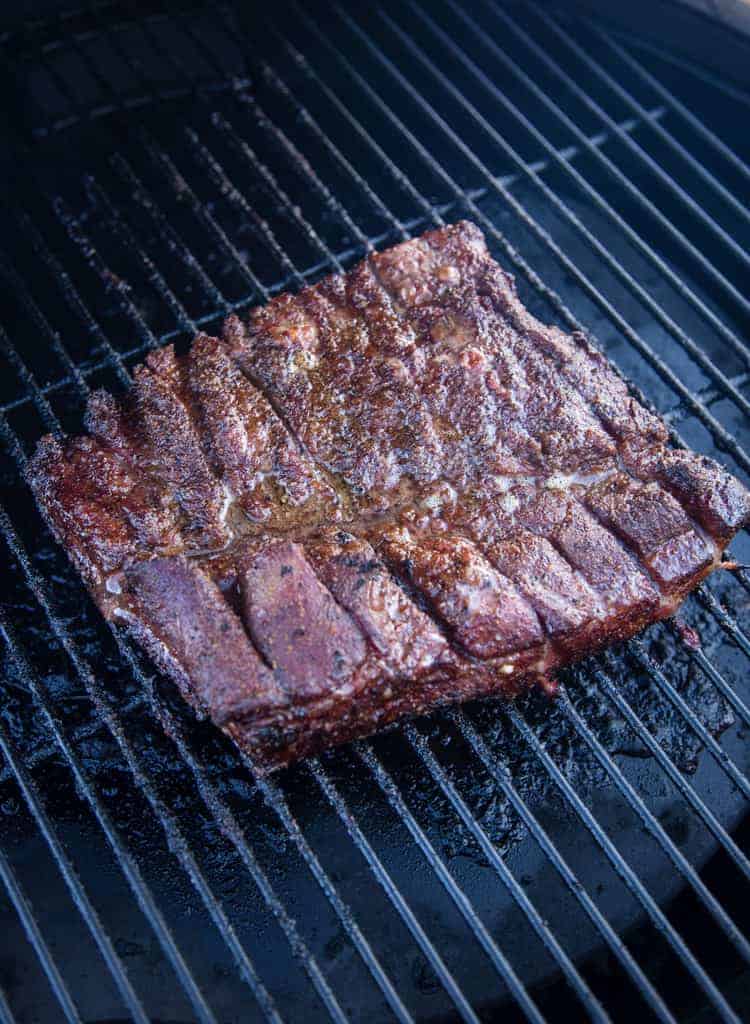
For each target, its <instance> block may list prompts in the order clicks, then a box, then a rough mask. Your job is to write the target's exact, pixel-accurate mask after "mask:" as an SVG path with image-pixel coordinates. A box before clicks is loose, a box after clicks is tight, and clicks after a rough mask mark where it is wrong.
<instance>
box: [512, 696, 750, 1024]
mask: <svg viewBox="0 0 750 1024" xmlns="http://www.w3.org/2000/svg"><path fill="white" fill-rule="evenodd" d="M507 713H508V718H509V719H510V721H511V722H512V723H513V725H514V726H515V728H516V730H517V731H518V732H519V734H520V735H521V736H522V737H523V739H524V740H525V741H526V743H527V744H528V746H529V747H530V748H531V749H532V750H533V751H534V753H535V754H536V755H537V757H538V758H539V759H540V760H541V761H542V763H543V765H544V767H545V769H546V771H547V773H548V774H549V777H550V778H551V779H552V781H553V782H554V783H555V785H556V786H557V788H558V789H559V790H560V792H561V793H562V794H563V796H564V797H565V799H566V801H567V802H568V803H569V804H570V806H571V807H572V808H573V810H574V811H575V813H576V815H577V816H578V818H579V819H580V821H581V822H582V823H583V824H584V825H585V826H586V828H587V830H588V832H589V834H590V835H591V836H592V838H593V839H594V840H595V841H596V843H597V845H598V846H599V847H600V849H601V850H602V852H603V853H604V855H605V857H606V858H607V860H608V861H609V863H610V864H611V865H612V867H613V869H614V870H615V872H616V873H617V874H618V875H619V877H620V878H621V879H622V881H623V882H624V884H625V885H626V886H627V888H628V889H629V890H630V892H631V893H632V894H633V895H634V896H635V897H636V899H637V900H638V902H639V903H640V904H641V906H642V907H643V908H644V910H645V911H646V914H647V915H648V917H649V919H650V920H651V922H652V924H653V925H654V927H655V928H656V929H657V931H658V932H659V934H660V935H662V936H663V938H664V939H665V940H666V941H667V943H668V944H669V945H670V946H671V948H672V950H673V951H674V952H675V953H676V954H677V956H678V957H679V959H680V960H681V961H682V963H683V964H684V965H685V967H686V969H687V970H688V972H689V973H690V975H691V976H692V977H693V979H694V981H695V982H696V983H697V984H698V985H699V987H700V988H701V989H702V990H703V992H704V993H705V994H706V995H707V996H708V998H709V1000H710V1002H711V1003H712V1004H713V1006H714V1009H715V1010H716V1012H717V1013H718V1014H719V1016H720V1018H721V1019H722V1020H724V1021H731V1022H732V1024H741V1021H740V1018H739V1017H738V1016H737V1014H736V1013H735V1012H734V1010H733V1009H732V1007H731V1006H730V1005H729V1003H728V1002H727V1000H726V998H725V997H724V995H723V994H722V993H721V992H720V991H719V989H718V988H717V986H716V984H715V983H714V981H713V980H712V978H711V977H709V975H708V974H707V972H706V970H705V969H704V967H703V966H702V965H701V964H700V963H699V961H698V960H697V959H696V957H695V955H694V954H693V953H692V952H691V950H690V949H689V948H688V946H687V945H686V944H685V941H684V939H683V938H682V936H681V935H680V934H679V933H678V932H677V931H676V930H675V928H674V927H673V926H672V924H671V923H670V921H669V918H668V917H667V916H666V915H665V914H664V912H663V911H662V910H661V908H660V907H659V905H658V903H656V901H655V900H654V898H653V896H651V894H650V893H649V892H648V890H647V889H646V887H645V886H644V885H643V883H642V882H641V880H640V878H639V877H638V875H637V874H636V873H635V872H634V871H633V869H632V868H631V867H630V865H629V864H628V863H627V862H626V861H625V860H624V858H623V857H622V855H621V853H620V852H619V850H618V849H617V847H616V846H615V845H614V843H613V842H612V841H611V839H610V838H609V836H607V834H606V832H605V831H604V830H603V829H602V827H601V825H600V824H599V822H598V821H597V820H596V818H595V817H594V816H593V814H592V813H591V811H590V810H589V809H588V807H587V806H586V805H585V804H584V802H583V801H582V800H581V798H580V796H579V795H578V793H576V791H575V789H574V788H573V787H572V786H571V784H570V782H568V780H567V778H566V777H565V775H564V774H563V773H562V772H561V771H560V769H559V767H558V766H557V765H556V764H555V762H554V761H553V760H552V758H551V757H550V756H549V754H548V753H547V751H546V750H545V749H544V745H543V744H542V743H541V742H540V741H539V739H538V737H537V736H536V735H535V733H534V732H533V730H532V729H531V728H530V726H529V725H528V723H527V722H526V721H525V720H524V718H523V717H522V716H521V715H520V714H519V713H518V711H517V710H516V709H515V708H514V707H510V708H509V709H508V712H507Z"/></svg>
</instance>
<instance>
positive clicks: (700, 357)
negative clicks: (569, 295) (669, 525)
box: [384, 3, 750, 416]
mask: <svg viewBox="0 0 750 1024" xmlns="http://www.w3.org/2000/svg"><path fill="white" fill-rule="evenodd" d="M409 7H410V8H411V9H412V10H416V12H417V13H418V15H419V17H420V19H421V20H422V21H423V22H424V23H425V24H426V25H428V27H429V28H431V29H432V31H433V33H434V34H435V35H436V36H437V37H438V38H439V39H440V40H441V41H442V43H443V45H444V46H445V47H446V48H447V49H448V50H449V51H450V52H451V53H454V54H455V55H456V56H457V57H458V59H459V60H460V61H461V63H462V64H464V66H466V67H468V68H469V70H470V71H471V72H472V74H474V76H475V77H476V78H477V80H478V81H480V82H481V83H482V85H483V86H484V87H485V88H486V89H487V91H489V92H490V93H491V94H492V95H493V96H494V97H495V98H496V99H498V100H499V101H500V102H502V103H503V105H504V106H506V108H507V109H508V110H510V111H511V112H512V113H513V115H514V116H515V117H517V119H518V120H519V121H520V122H521V123H522V124H524V126H525V127H527V128H528V129H529V131H531V132H532V134H533V135H534V137H535V138H536V139H537V141H539V142H540V143H541V144H542V145H543V146H544V147H545V150H546V151H547V152H549V153H550V155H551V157H552V158H553V159H554V160H555V162H556V163H559V165H560V166H561V167H562V168H563V169H564V170H565V171H566V172H569V174H570V175H571V177H573V179H574V180H575V181H576V183H577V184H579V185H581V186H582V188H583V189H584V190H585V192H586V194H587V195H590V196H591V197H592V198H593V199H594V201H595V204H596V205H597V206H601V207H602V208H604V209H606V210H607V211H608V212H611V213H612V214H613V217H612V219H613V220H615V222H616V223H618V224H619V226H620V227H622V228H623V230H624V231H625V232H626V234H628V233H629V228H628V227H627V226H626V225H625V222H624V221H622V219H621V218H620V217H619V216H618V215H617V214H615V213H614V211H611V209H610V208H609V207H608V206H607V204H606V203H604V201H603V200H602V201H601V203H600V202H598V200H597V198H596V197H597V195H598V194H597V193H596V192H595V191H594V190H593V189H592V188H591V187H590V186H589V185H588V183H587V182H586V181H585V179H583V178H582V176H581V175H579V174H578V172H577V171H575V170H574V169H573V168H571V167H570V166H569V164H568V161H567V160H566V159H565V158H564V157H562V156H560V154H559V153H558V152H557V151H556V150H555V149H554V147H553V146H551V145H550V143H549V142H547V140H546V139H545V138H544V136H543V135H542V134H541V133H540V132H538V131H537V130H536V129H535V128H534V126H533V125H532V124H531V123H530V122H529V121H528V119H527V118H525V117H524V115H523V114H521V112H520V111H519V110H518V109H517V108H516V107H515V106H514V104H512V103H511V102H510V101H507V100H505V97H504V96H503V94H502V93H501V92H500V90H499V89H497V87H496V86H495V85H494V84H493V83H492V82H491V81H490V79H488V78H487V76H486V75H485V74H484V73H483V72H482V71H481V70H480V69H479V68H478V67H477V66H476V64H474V62H473V61H472V60H470V59H469V58H468V57H467V56H466V54H465V53H464V52H463V51H462V50H460V49H459V48H458V47H457V46H456V45H455V44H454V43H453V42H452V40H451V39H450V38H449V36H448V35H447V34H446V33H445V32H444V31H443V30H442V29H441V28H440V27H439V26H438V25H436V24H435V22H434V21H433V20H432V18H430V17H429V16H428V15H426V14H424V13H423V12H420V11H418V10H417V9H416V8H415V6H414V4H412V3H410V4H409ZM384 20H386V21H387V22H388V23H389V25H390V26H391V27H392V29H393V31H394V33H396V34H397V36H398V38H399V39H400V40H401V42H402V43H403V44H404V46H405V47H407V48H408V49H409V51H410V52H412V53H413V54H415V55H416V56H417V57H418V58H419V59H420V60H421V62H422V63H423V64H424V65H425V66H426V67H428V68H429V70H430V71H431V72H432V74H433V75H434V76H435V77H436V78H437V79H438V80H439V81H440V83H441V84H442V85H443V86H444V88H445V89H446V90H447V91H449V92H450V94H451V95H453V96H454V97H455V98H456V99H457V100H458V101H459V103H460V104H461V105H462V106H463V107H464V108H465V109H466V110H467V111H468V112H469V113H470V115H471V116H472V118H473V119H474V120H475V121H476V122H477V124H479V125H480V126H481V127H482V129H483V131H484V132H485V134H486V135H488V136H489V137H490V138H492V139H493V140H494V141H495V142H496V143H497V144H498V146H499V147H500V148H501V149H502V150H503V151H504V152H505V153H507V155H508V156H510V158H511V159H512V160H513V162H514V163H515V164H516V166H517V167H518V168H519V170H520V172H521V173H522V175H523V176H524V177H526V178H528V179H529V180H530V181H531V182H532V183H533V184H534V185H536V187H537V188H538V189H539V190H540V191H541V193H542V194H543V195H544V197H545V198H546V199H547V200H548V201H549V202H551V203H552V204H553V206H554V207H555V209H557V210H559V211H560V213H561V214H562V215H563V216H564V217H565V219H566V220H567V221H568V222H569V223H570V224H572V225H573V226H574V227H575V229H576V230H577V232H578V233H579V234H580V235H581V236H582V237H583V238H585V240H586V241H587V242H588V244H589V246H590V247H591V248H592V249H593V250H594V251H595V252H596V253H597V255H598V256H599V257H600V259H601V260H602V262H604V263H605V264H606V265H607V266H608V267H609V268H610V269H611V270H612V271H613V273H614V274H615V275H616V276H617V277H618V278H620V280H621V281H623V282H624V283H625V284H626V286H627V287H628V288H629V289H630V291H631V292H632V293H633V294H634V295H636V296H637V297H638V299H639V300H640V302H641V304H642V305H643V306H645V307H646V308H647V309H649V310H650V312H651V313H653V315H654V316H655V317H656V319H657V320H658V321H659V322H660V323H661V324H662V325H663V326H664V327H665V328H666V329H667V331H669V333H670V334H671V335H672V336H673V337H674V338H676V339H677V341H679V342H680V344H681V345H682V346H683V348H684V349H685V350H686V351H687V352H688V353H689V354H690V356H691V357H692V358H693V359H694V360H695V361H696V362H697V363H698V364H699V365H700V366H701V368H702V369H703V370H705V372H706V373H707V374H708V375H709V376H710V377H711V378H712V379H713V380H714V381H716V383H717V384H719V386H720V387H721V389H722V391H723V392H724V393H725V394H727V395H729V396H730V397H731V399H732V401H733V402H734V403H735V404H736V405H737V406H738V407H739V408H740V409H742V411H743V412H744V413H745V415H747V416H750V401H748V400H747V399H746V398H745V397H744V395H742V394H741V392H740V391H738V389H737V388H736V387H735V386H734V385H733V384H732V382H731V381H730V380H729V378H728V377H726V375H725V374H724V373H722V372H721V370H719V368H718V367H717V366H716V365H715V364H714V363H713V362H712V360H711V359H709V358H708V357H707V356H706V355H705V354H704V352H703V351H702V350H701V349H700V347H699V346H698V345H696V344H695V343H694V342H693V341H692V340H691V339H690V338H689V337H688V336H687V334H685V332H684V331H683V330H682V328H681V327H679V325H678V324H677V323H676V322H675V321H674V320H673V319H672V318H671V317H670V316H669V315H668V314H667V313H666V312H665V311H664V310H663V309H662V308H661V306H660V305H659V304H658V303H657V302H655V301H654V300H653V299H652V298H651V296H650V295H649V294H648V292H647V291H646V290H645V289H644V288H642V287H641V285H640V284H639V283H638V282H637V281H636V279H635V278H634V277H633V276H632V274H630V273H629V272H628V271H627V270H626V269H625V268H624V267H623V266H622V265H621V264H620V263H619V262H618V261H617V260H615V259H613V257H612V256H611V254H610V253H609V252H608V250H607V249H606V248H605V247H604V246H603V245H602V244H601V243H600V242H599V240H598V239H597V238H596V237H595V235H593V234H592V233H591V231H589V229H588V228H587V227H586V226H585V224H583V222H582V221H581V220H580V219H579V218H578V217H577V216H576V214H575V213H573V211H572V210H571V209H570V207H569V206H568V205H567V204H566V203H565V202H563V201H562V200H561V199H560V198H559V197H558V196H557V195H556V194H555V193H554V192H553V191H552V189H551V188H549V186H547V185H546V184H545V182H544V181H543V180H542V179H541V178H540V177H539V176H538V174H537V173H536V172H535V171H533V170H532V169H531V168H530V167H529V165H528V164H526V163H525V162H524V161H523V159H522V158H521V157H520V156H519V154H518V153H517V152H516V151H515V150H514V149H513V148H512V147H511V146H510V145H509V144H508V143H507V142H506V141H505V139H504V138H503V137H502V135H501V134H500V133H499V132H498V131H497V130H496V129H495V128H494V127H493V126H492V125H491V124H490V123H489V121H488V120H487V119H486V118H485V117H484V116H483V115H482V114H481V113H480V112H479V111H478V110H477V109H476V107H474V105H473V104H471V103H469V101H468V100H467V99H466V97H465V96H464V95H463V93H461V92H460V91H459V90H458V89H457V88H456V87H455V86H454V85H453V84H452V83H451V82H450V80H449V79H448V78H447V76H446V75H445V74H444V72H442V71H441V70H440V69H439V68H438V67H437V65H436V64H435V63H434V62H433V61H432V60H431V59H430V58H429V57H427V55H426V54H425V52H424V50H423V49H422V48H421V47H419V46H418V45H417V44H416V43H415V42H414V41H413V40H412V39H411V38H410V37H409V36H408V35H407V34H406V33H404V32H403V30H402V29H401V28H399V26H398V25H396V24H395V22H392V21H391V19H390V18H387V17H386V16H384ZM599 198H600V197H599ZM628 236H629V234H628ZM730 334H731V332H730ZM733 347H734V348H735V349H736V350H737V351H738V353H739V354H741V355H742V358H743V359H745V361H746V362H750V351H748V350H747V348H746V347H745V346H744V344H743V343H742V342H740V341H739V339H736V342H735V344H734V346H733ZM639 351H640V346H639Z"/></svg>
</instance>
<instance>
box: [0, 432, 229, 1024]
mask: <svg viewBox="0 0 750 1024" xmlns="http://www.w3.org/2000/svg"><path fill="white" fill-rule="evenodd" d="M0 434H2V435H3V436H4V438H5V440H6V443H8V442H9V447H10V448H11V450H13V449H17V452H18V455H19V457H20V460H21V461H20V462H19V464H20V465H22V464H23V462H22V460H23V453H22V452H21V450H20V447H18V446H17V442H16V444H14V443H13V442H14V440H15V439H14V438H13V435H12V432H11V431H10V428H9V427H8V425H7V423H6V421H5V418H4V417H0ZM0 531H2V533H3V535H4V536H5V539H6V543H7V544H8V546H9V547H10V549H11V551H13V553H14V554H15V556H16V558H17V559H18V560H19V562H20V564H21V567H22V569H23V571H24V575H25V576H26V579H27V581H28V582H29V586H30V588H31V589H32V591H34V593H37V591H36V590H35V588H34V583H35V582H36V580H35V570H34V569H33V566H32V565H31V562H30V560H29V557H28V555H27V553H26V551H25V549H24V547H23V545H22V543H21V541H20V538H19V537H18V535H17V534H16V531H15V527H14V526H13V524H12V522H11V520H10V519H9V518H8V516H7V513H6V512H5V510H4V509H3V508H1V507H0ZM37 597H38V600H39V602H40V603H41V604H42V606H43V607H44V603H45V602H46V597H45V595H44V594H41V593H37ZM45 612H46V609H45ZM47 617H48V619H49V618H50V616H49V613H47ZM53 628H54V627H53ZM2 631H3V632H4V634H5V636H6V641H7V643H8V646H9V648H10V651H11V654H12V656H13V657H14V658H15V659H16V660H17V662H18V663H19V665H20V666H21V668H22V669H23V677H24V679H25V680H26V682H27V685H28V687H29V689H30V691H31V694H32V696H33V698H34V700H35V701H36V703H37V704H38V705H39V706H40V708H41V709H42V712H43V715H44V717H45V720H46V723H47V725H48V726H49V729H50V731H51V732H52V734H53V736H54V738H55V741H56V743H57V745H58V747H59V749H60V750H61V751H62V753H63V756H64V758H65V761H66V762H67V764H68V767H69V768H70V770H71V772H72V773H73V776H74V778H75V780H76V784H77V786H78V789H79V792H81V793H82V794H83V795H84V797H85V799H86V801H87V803H88V804H89V806H90V807H91V809H92V811H93V812H94V815H95V817H96V819H97V821H98V822H99V825H100V826H101V828H102V830H103V831H104V834H105V835H106V837H107V840H108V842H109V844H110V847H111V849H112V851H113V853H114V854H115V857H116V859H117V862H118V864H119V865H120V868H121V870H122V872H123V874H124V876H125V878H126V879H127V881H128V884H129V885H130V888H131V890H132V892H133V895H134V896H135V898H136V900H137V901H138V905H139V906H140V908H141V910H142V911H143V913H144V915H145V916H146V917H147V918H148V920H149V922H150V923H151V926H152V928H153V930H154V932H155V934H156V936H157V939H158V940H159V944H160V946H161V947H162V949H163V950H164V953H165V955H166V956H167V958H168V959H169V961H170V963H171V964H172V966H173V968H174V970H175V973H176V974H177V976H178V978H179V979H180V983H181V984H182V987H183V988H184V989H185V992H186V993H187V995H188V998H189V999H190V1002H191V1004H192V1005H193V1008H194V1010H195V1012H196V1014H197V1016H198V1019H199V1020H200V1021H202V1022H204V1024H218V1022H217V1021H216V1018H215V1017H214V1015H213V1013H212V1011H211V1010H210V1008H209V1006H208V1004H207V1003H206V1001H205V999H204V997H203V993H202V992H201V991H200V989H199V988H198V986H197V984H196V982H195V980H194V978H193V976H192V974H191V972H190V970H189V968H188V967H187V964H186V963H185V961H184V959H183V957H182V954H181V953H180V951H179V949H178V947H177V944H176V942H175V940H174V936H173V935H172V932H171V930H170V928H169V926H168V925H167V923H166V921H165V919H164V917H163V916H162V914H161V911H160V910H159V908H158V906H157V905H156V902H155V900H154V898H153V896H152V894H151V891H150V889H149V888H148V886H147V885H146V883H145V881H144V879H143V877H142V875H141V873H140V869H139V868H138V865H137V864H136V862H135V860H134V859H133V858H132V857H131V855H130V854H129V852H128V851H127V850H126V849H125V847H124V846H123V844H122V843H121V841H120V838H119V835H118V833H117V831H116V830H115V828H114V826H113V825H112V823H111V821H110V818H109V815H108V814H107V812H106V811H105V809H104V807H103V805H102V804H101V802H100V801H99V800H98V798H97V797H96V795H95V793H94V790H93V787H92V786H91V784H90V782H89V779H88V775H87V774H86V772H85V770H84V769H83V767H82V765H81V763H80V761H79V759H78V758H77V757H76V755H75V752H74V751H73V749H72V747H71V746H70V744H69V743H68V740H67V739H66V737H65V734H64V732H63V729H62V723H61V722H60V720H59V718H58V717H57V715H56V713H55V712H54V710H53V706H52V704H51V702H50V701H49V699H48V698H47V696H46V694H45V693H44V691H43V689H42V687H41V684H39V683H38V682H37V679H36V676H35V673H34V671H33V669H32V667H31V663H30V662H29V661H28V659H27V657H26V655H25V654H23V653H22V649H21V646H20V643H19V642H18V641H17V640H16V639H15V637H14V635H13V633H12V631H11V630H10V626H9V623H7V622H4V623H3V625H2ZM58 637H59V633H58Z"/></svg>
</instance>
